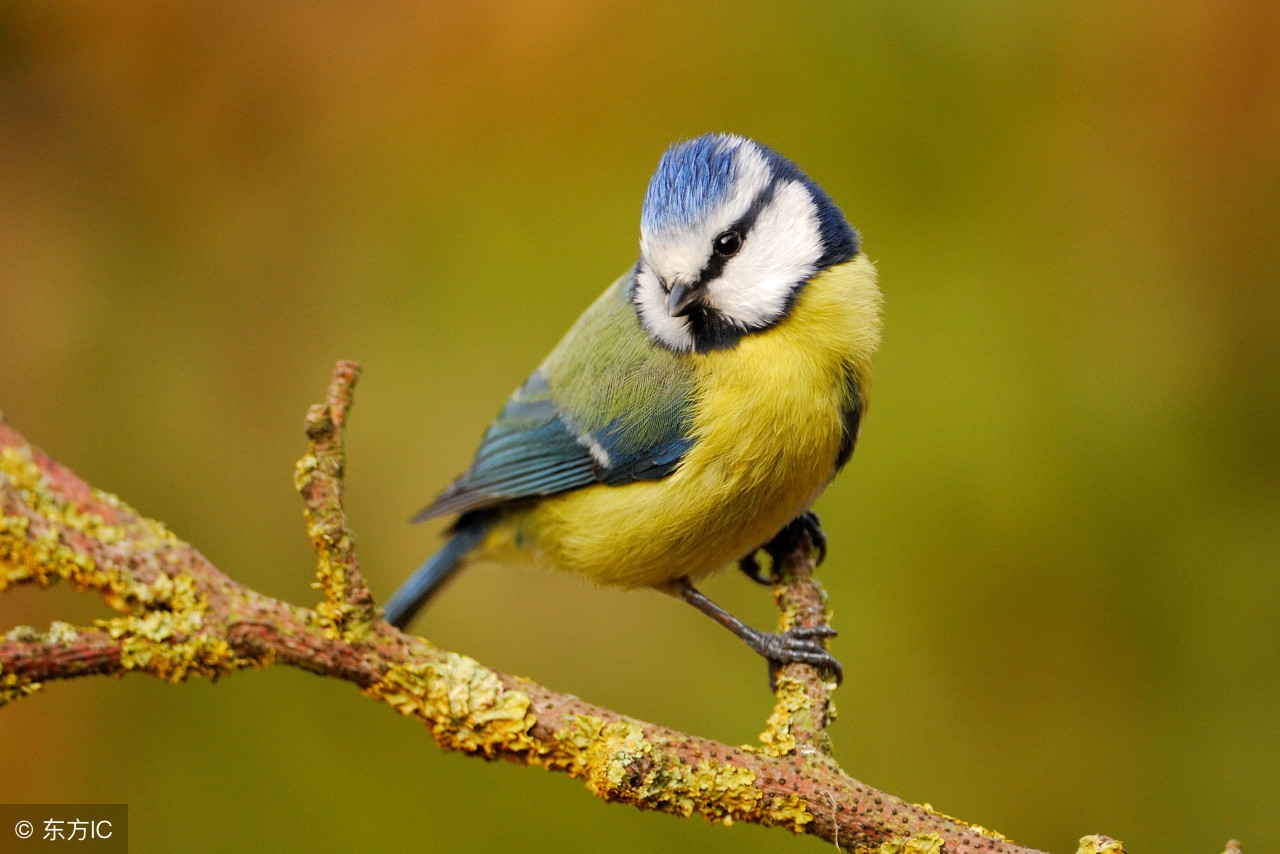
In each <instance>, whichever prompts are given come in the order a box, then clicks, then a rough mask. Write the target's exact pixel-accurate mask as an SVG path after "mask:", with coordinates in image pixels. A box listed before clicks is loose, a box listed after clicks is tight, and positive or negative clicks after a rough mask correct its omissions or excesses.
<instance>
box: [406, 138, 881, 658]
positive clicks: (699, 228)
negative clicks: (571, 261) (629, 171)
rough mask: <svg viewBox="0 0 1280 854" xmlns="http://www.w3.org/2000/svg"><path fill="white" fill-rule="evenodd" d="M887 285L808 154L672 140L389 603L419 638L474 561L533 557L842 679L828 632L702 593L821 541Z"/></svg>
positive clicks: (865, 384)
mask: <svg viewBox="0 0 1280 854" xmlns="http://www.w3.org/2000/svg"><path fill="white" fill-rule="evenodd" d="M881 302H882V299H881V294H880V291H879V288H878V285H877V277H876V269H875V266H874V264H873V263H872V262H871V261H869V260H868V259H867V257H866V255H865V254H864V253H863V251H862V247H861V239H860V236H859V234H858V232H857V231H855V230H854V229H853V228H852V227H851V226H850V225H849V223H848V221H847V219H846V218H845V216H844V214H843V212H842V211H841V210H840V208H839V207H837V205H836V204H835V202H834V201H833V200H832V199H831V197H830V196H828V195H827V193H826V192H825V191H824V190H823V189H822V188H821V187H819V186H818V185H817V184H816V183H815V182H814V181H813V180H811V179H810V178H809V177H808V176H807V175H806V174H805V173H804V172H802V171H801V170H800V168H799V167H798V166H796V165H795V164H794V163H793V162H791V161H790V160H788V159H786V158H785V157H783V156H782V155H781V154H779V153H777V152H776V151H774V150H773V149H771V148H768V147H766V146H765V145H762V144H760V143H757V142H755V141H753V140H751V139H748V138H746V137H743V136H739V135H735V134H725V133H709V134H705V135H702V136H699V137H696V138H692V139H687V140H684V141H680V142H677V143H674V144H672V145H671V146H670V147H669V148H668V149H667V150H666V151H665V153H664V154H663V155H662V157H661V159H660V160H659V162H658V166H657V168H656V170H655V171H654V173H653V176H652V178H651V179H650V181H649V184H648V188H647V190H646V192H645V195H644V200H643V204H642V206H641V212H640V256H639V259H638V260H637V261H636V262H635V264H634V265H633V266H632V267H631V268H630V269H629V270H628V271H627V272H626V273H625V274H623V275H622V276H621V277H620V278H618V279H617V280H616V281H614V282H613V284H611V285H610V286H609V287H608V288H607V289H605V291H604V293H603V294H602V295H601V296H600V297H599V298H598V299H597V300H596V301H595V302H594V303H593V304H591V306H590V307H588V308H587V309H586V311H585V312H584V313H583V314H582V315H581V317H580V318H579V319H578V320H577V322H576V323H575V324H574V325H573V326H572V327H571V328H570V329H569V331H568V333H566V335H565V336H564V338H563V339H562V340H561V341H560V343H559V344H558V345H557V346H556V347H555V348H554V349H553V350H552V352H551V354H550V355H549V356H548V357H547V358H546V360H545V361H544V362H543V363H542V364H541V365H540V366H539V367H538V368H537V370H535V371H534V372H533V373H532V374H531V375H530V376H529V378H528V379H527V380H525V382H524V383H523V384H522V385H520V387H519V388H517V389H516V391H515V392H514V393H513V394H512V395H511V397H510V398H509V399H508V400H507V402H506V404H505V406H503V408H502V410H501V412H499V414H498V416H497V418H496V419H495V420H494V421H493V422H492V424H491V425H490V426H489V428H488V429H487V431H486V432H485V433H484V436H483V438H482V440H481V442H480V447H479V449H478V450H477V452H476V454H475V456H474V458H473V460H472V462H471V464H470V466H469V467H468V468H467V470H466V472H465V473H464V474H463V475H461V476H460V477H459V478H457V479H456V480H454V481H453V482H452V483H451V484H450V485H449V486H448V487H447V488H446V489H444V491H443V492H441V493H440V494H439V496H438V497H437V498H436V499H435V501H434V502H432V503H431V504H430V505H429V506H427V507H426V509H424V510H422V511H421V512H420V513H418V514H417V515H416V516H415V517H413V521H415V522H418V521H422V520H425V519H431V518H435V517H440V516H454V517H456V519H455V520H454V521H453V523H452V525H451V526H450V527H449V528H448V532H447V539H446V541H445V542H444V545H443V546H442V547H441V548H440V549H439V550H438V551H436V552H435V553H434V554H433V555H432V556H431V557H429V558H428V559H427V560H426V561H425V562H424V563H423V564H422V565H421V566H420V567H418V569H417V570H416V571H415V572H413V574H412V575H411V576H410V577H409V578H408V579H407V580H406V581H405V582H404V583H403V584H402V585H401V586H400V588H399V589H398V590H396V592H395V593H394V595H393V596H392V597H391V598H390V599H389V600H388V601H387V602H386V605H385V607H384V618H385V619H386V620H387V622H389V623H391V624H392V625H394V626H396V627H398V628H402V629H403V628H405V627H406V626H407V625H408V623H409V621H410V620H411V619H412V618H413V617H414V615H415V614H416V613H417V612H418V610H419V609H420V608H421V607H422V605H423V604H424V603H425V602H426V601H427V599H428V598H429V597H430V596H431V594H432V593H433V592H434V591H436V590H437V589H438V588H439V587H440V585H441V584H442V583H443V582H444V581H445V580H446V579H448V578H449V577H450V576H452V575H453V574H454V573H456V572H458V571H459V570H460V569H461V568H462V567H464V566H466V565H468V564H470V563H474V562H477V561H479V560H486V561H531V562H533V563H535V564H537V565H541V566H545V567H550V568H554V569H560V570H567V571H569V572H574V573H578V574H580V575H583V576H586V577H587V578H590V579H592V580H593V581H595V582H597V583H598V584H601V585H606V586H613V587H621V588H628V589H634V588H655V589H657V590H660V591H662V592H665V593H669V594H671V595H673V596H675V597H677V598H680V599H682V600H684V601H685V602H688V603H689V604H691V605H693V606H694V607H695V608H697V609H698V610H700V611H702V612H703V613H705V614H707V615H708V616H710V617H711V618H713V619H714V620H716V621H717V622H718V623H720V624H721V625H723V626H725V627H726V628H728V629H729V630H730V631H732V632H733V633H734V634H735V635H737V636H738V637H739V638H741V639H742V640H743V641H744V642H745V643H746V645H747V646H748V647H750V648H751V649H752V650H754V651H755V652H756V653H758V654H759V655H761V656H763V657H764V658H765V659H766V660H767V661H768V662H769V665H770V668H771V670H770V672H771V674H772V673H776V670H777V668H778V667H779V666H781V665H782V664H786V663H790V662H804V663H808V664H812V665H814V666H816V667H819V668H822V669H824V670H825V671H828V672H830V673H833V674H834V675H835V677H836V679H837V680H839V679H840V678H841V677H842V669H841V666H840V663H839V661H838V660H836V659H835V658H834V656H832V655H831V654H830V653H829V652H828V651H827V648H826V647H827V643H826V641H827V639H828V638H829V637H832V636H834V634H835V633H834V631H832V630H831V629H829V628H827V627H825V626H823V627H812V628H791V629H789V630H787V631H782V632H766V631H762V630H759V629H755V628H752V627H751V626H748V625H746V624H745V623H744V622H742V621H741V620H739V619H738V618H736V617H734V616H733V615H732V614H730V613H729V612H728V611H726V610H725V609H723V608H721V607H720V606H719V605H717V604H716V603H715V602H713V601H712V600H711V599H709V598H708V597H707V596H706V595H704V594H703V593H702V592H701V591H700V590H699V589H698V587H697V584H698V582H699V581H700V580H702V579H704V578H705V577H707V576H708V575H710V574H712V573H714V572H716V571H718V570H721V569H724V568H726V567H730V566H733V565H734V564H735V562H736V563H737V565H738V566H739V568H741V569H742V570H743V571H744V572H745V573H746V574H747V575H748V576H750V577H752V578H753V579H754V580H756V581H760V582H763V583H768V581H769V578H768V577H766V576H762V574H761V569H760V565H759V563H758V562H757V561H756V557H755V556H756V555H757V554H758V553H759V552H760V551H762V550H764V551H767V552H768V553H770V554H772V555H773V556H774V565H776V563H777V560H778V559H779V558H780V555H782V554H783V553H785V551H789V550H790V549H791V548H794V547H795V545H796V544H797V543H798V542H799V538H800V537H801V536H803V535H804V534H808V535H809V536H811V537H812V540H811V542H812V543H814V544H815V545H817V546H818V547H819V549H820V552H819V560H820V559H821V557H823V556H825V551H826V537H825V535H824V534H823V533H822V529H821V526H820V523H819V521H818V518H817V516H816V515H814V514H813V512H812V505H813V503H814V501H815V500H816V499H817V498H818V496H819V495H820V494H821V493H822V491H823V489H824V488H825V487H826V486H827V485H828V484H829V483H830V482H831V480H832V479H833V478H834V477H835V475H836V473H837V472H838V471H840V469H841V468H843V467H844V465H845V464H846V462H848V460H849V456H850V454H851V453H852V452H853V448H854V445H855V443H856V442H857V439H858V435H859V432H860V428H861V425H862V421H863V416H864V415H865V413H866V410H867V395H868V391H869V388H870V383H871V373H872V356H873V354H874V353H875V351H876V349H877V347H878V345H879V340H880V325H881V321H880V315H881Z"/></svg>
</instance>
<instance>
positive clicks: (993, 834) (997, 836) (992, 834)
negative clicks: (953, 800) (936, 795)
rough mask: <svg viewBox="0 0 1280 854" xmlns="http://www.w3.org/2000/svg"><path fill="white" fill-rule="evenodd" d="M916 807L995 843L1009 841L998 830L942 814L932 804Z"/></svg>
mask: <svg viewBox="0 0 1280 854" xmlns="http://www.w3.org/2000/svg"><path fill="white" fill-rule="evenodd" d="M916 806H918V807H919V808H920V809H922V810H924V811H925V812H927V813H929V814H930V815H936V816H938V818H945V819H946V820H947V821H950V822H954V823H955V824H958V825H960V826H961V827H967V828H969V829H970V830H972V831H973V832H974V833H977V834H980V835H982V836H985V837H987V838H988V839H994V840H996V841H997V842H1009V841H1010V840H1009V837H1007V836H1005V835H1004V834H1003V833H1001V832H1000V831H998V830H992V829H990V828H987V827H983V826H982V825H980V824H973V823H971V822H967V821H965V820H964V819H961V818H956V817H955V816H953V815H947V814H946V813H944V812H939V811H938V810H936V809H934V808H933V804H929V803H924V804H916Z"/></svg>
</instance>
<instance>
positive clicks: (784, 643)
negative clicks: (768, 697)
mask: <svg viewBox="0 0 1280 854" xmlns="http://www.w3.org/2000/svg"><path fill="white" fill-rule="evenodd" d="M835 636H836V630H835V629H833V628H831V627H830V626H809V627H798V628H793V629H787V630H786V631H785V632H762V631H760V630H758V629H751V630H750V631H749V633H748V634H747V635H746V636H744V637H743V640H744V641H746V644H747V646H749V647H751V648H752V649H753V650H755V651H756V653H757V654H759V655H761V656H762V657H764V659H765V660H766V661H768V662H769V684H770V686H776V683H777V676H778V670H779V669H781V668H782V666H783V665H786V664H809V665H812V666H813V667H818V668H821V669H822V670H825V671H828V672H829V673H831V674H832V675H833V676H835V678H836V684H837V685H838V684H840V683H841V682H843V681H844V667H843V666H842V665H841V664H840V662H839V660H838V659H836V657H835V656H834V655H832V654H831V653H829V652H827V649H826V647H825V646H824V645H823V642H824V641H826V640H827V638H833V637H835Z"/></svg>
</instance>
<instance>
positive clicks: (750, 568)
mask: <svg viewBox="0 0 1280 854" xmlns="http://www.w3.org/2000/svg"><path fill="white" fill-rule="evenodd" d="M805 534H808V535H809V541H810V542H811V543H813V546H814V548H816V549H817V550H818V561H817V562H818V563H819V564H821V563H822V562H823V561H824V560H826V559H827V535H826V533H825V532H824V531H823V530H822V522H821V520H819V519H818V514H817V513H814V512H813V511H812V510H806V511H805V512H804V513H801V514H800V515H799V516H797V517H796V518H794V519H792V520H791V521H790V522H788V523H787V524H786V525H784V526H783V527H782V530H781V531H779V532H778V533H777V535H776V536H775V537H774V538H773V539H772V540H770V541H769V542H768V543H766V544H765V545H764V546H762V547H761V548H760V549H759V550H758V551H765V552H768V554H769V558H770V560H771V561H772V563H771V564H770V566H769V572H767V573H766V572H765V571H764V569H763V568H762V567H761V566H760V561H759V559H757V558H756V552H752V553H751V554H749V555H747V556H746V557H744V558H742V559H741V560H739V561H738V569H740V570H742V572H743V574H744V575H746V576H747V578H750V579H751V580H752V581H754V582H756V583H757V584H765V585H768V584H772V583H773V578H774V576H776V575H777V568H778V567H779V566H781V565H782V562H783V561H785V560H786V559H787V555H789V554H791V552H793V551H795V548H796V545H797V544H799V542H800V538H801V537H803V536H804V535H805Z"/></svg>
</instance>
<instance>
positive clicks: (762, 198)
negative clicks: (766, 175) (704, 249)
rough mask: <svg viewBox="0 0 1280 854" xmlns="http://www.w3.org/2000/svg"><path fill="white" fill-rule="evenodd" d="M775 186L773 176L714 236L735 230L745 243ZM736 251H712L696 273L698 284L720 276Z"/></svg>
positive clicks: (775, 182)
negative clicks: (722, 253)
mask: <svg viewBox="0 0 1280 854" xmlns="http://www.w3.org/2000/svg"><path fill="white" fill-rule="evenodd" d="M777 187H778V180H777V179H776V178H775V179H774V180H772V181H770V182H769V185H768V186H766V187H765V188H764V189H763V190H761V191H760V192H759V193H757V194H756V197H755V198H754V199H752V200H751V206H750V207H749V208H747V212H746V213H744V214H743V215H742V216H740V217H738V220H737V222H735V223H734V224H733V225H731V226H729V227H728V228H727V229H725V230H724V231H723V232H721V233H720V234H719V235H717V236H716V238H717V239H719V237H721V236H722V235H724V234H726V233H728V232H730V231H733V232H737V233H738V235H740V236H741V238H742V241H741V242H742V245H745V244H746V242H747V239H748V237H749V236H750V235H751V229H753V228H755V225H756V220H758V219H759V218H760V212H761V211H763V210H764V209H765V207H767V206H768V204H769V202H771V201H773V196H774V194H775V193H776V192H777ZM714 247H715V243H714V241H713V243H712V248H713V249H714ZM737 252H738V250H734V251H733V252H731V253H729V254H728V255H721V254H720V253H719V252H715V251H713V252H712V253H711V257H710V258H708V259H707V264H706V266H705V267H703V268H702V271H701V272H700V273H698V286H699V287H702V286H705V285H706V284H707V283H708V282H713V281H715V280H716V279H718V278H720V274H721V273H723V272H724V265H725V262H727V261H728V260H729V259H730V258H732V257H733V256H734V255H736V254H737Z"/></svg>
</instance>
